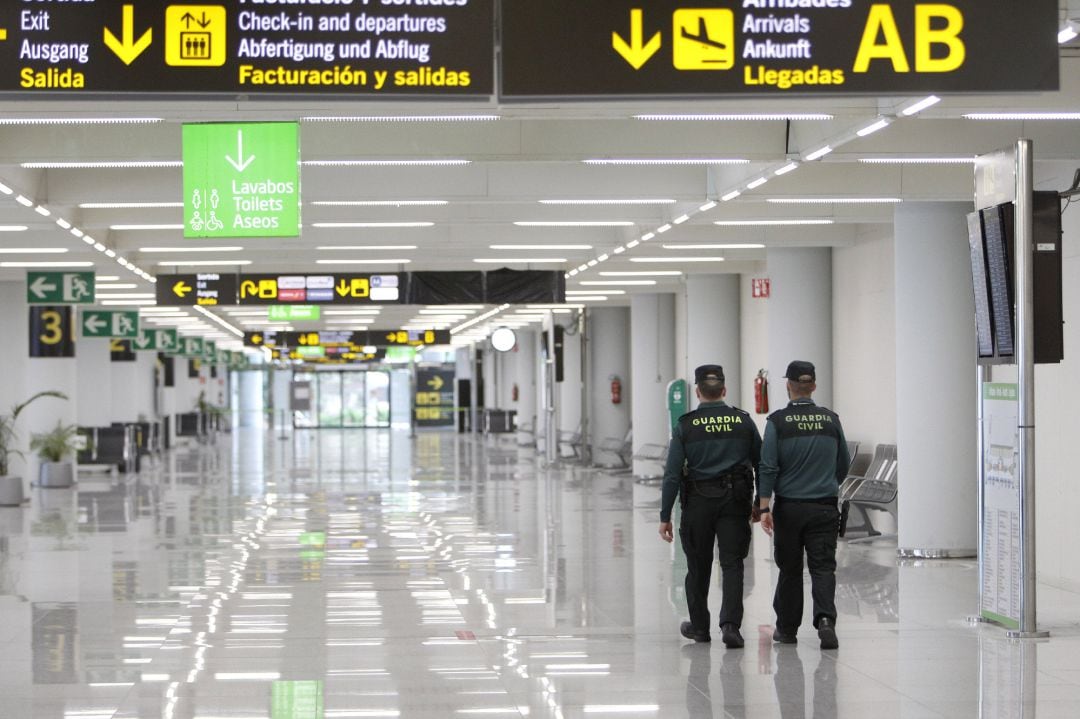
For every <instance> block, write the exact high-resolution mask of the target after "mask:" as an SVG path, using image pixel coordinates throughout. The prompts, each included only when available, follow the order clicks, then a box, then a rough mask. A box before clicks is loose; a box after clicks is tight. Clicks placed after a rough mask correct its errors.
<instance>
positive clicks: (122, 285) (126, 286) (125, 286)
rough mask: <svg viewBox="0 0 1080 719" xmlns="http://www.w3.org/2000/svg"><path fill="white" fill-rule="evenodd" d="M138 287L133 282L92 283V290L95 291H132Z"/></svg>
mask: <svg viewBox="0 0 1080 719" xmlns="http://www.w3.org/2000/svg"><path fill="white" fill-rule="evenodd" d="M137 288H138V285H137V284H135V283H134V282H118V283H116V284H104V283H102V282H101V281H100V278H99V280H98V281H97V282H95V283H94V289H95V291H96V290H134V289H137Z"/></svg>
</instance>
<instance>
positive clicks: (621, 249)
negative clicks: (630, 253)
mask: <svg viewBox="0 0 1080 719" xmlns="http://www.w3.org/2000/svg"><path fill="white" fill-rule="evenodd" d="M624 252H626V248H625V247H622V246H619V247H616V248H615V249H614V250H612V251H611V254H613V255H621V254H622V253H624Z"/></svg>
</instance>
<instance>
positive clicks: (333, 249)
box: [315, 245, 416, 252]
mask: <svg viewBox="0 0 1080 719" xmlns="http://www.w3.org/2000/svg"><path fill="white" fill-rule="evenodd" d="M315 249H316V250H319V251H321V252H337V251H341V250H348V251H352V250H415V249H416V245H320V246H319V247H316V248H315Z"/></svg>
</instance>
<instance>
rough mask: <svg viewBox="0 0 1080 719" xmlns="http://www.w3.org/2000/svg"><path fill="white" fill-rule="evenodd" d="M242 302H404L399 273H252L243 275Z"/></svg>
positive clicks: (240, 302) (240, 291)
mask: <svg viewBox="0 0 1080 719" xmlns="http://www.w3.org/2000/svg"><path fill="white" fill-rule="evenodd" d="M238 282H239V295H238V304H241V305H297V304H322V303H325V304H346V305H347V304H371V303H378V304H383V303H390V304H398V303H400V302H401V285H402V276H401V275H398V274H380V275H367V274H364V275H361V274H340V273H334V274H321V275H283V274H263V275H260V274H252V275H241V276H240V277H239V280H238Z"/></svg>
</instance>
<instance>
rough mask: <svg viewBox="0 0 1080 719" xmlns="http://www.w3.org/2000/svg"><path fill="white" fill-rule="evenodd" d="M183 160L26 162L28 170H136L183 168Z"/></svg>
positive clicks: (24, 165) (23, 164) (25, 165)
mask: <svg viewBox="0 0 1080 719" xmlns="http://www.w3.org/2000/svg"><path fill="white" fill-rule="evenodd" d="M183 166H184V163H183V162H182V161H181V160H125V161H120V160H105V161H101V162H24V163H22V164H21V165H20V167H22V168H24V169H27V170H134V169H140V168H165V167H183Z"/></svg>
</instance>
